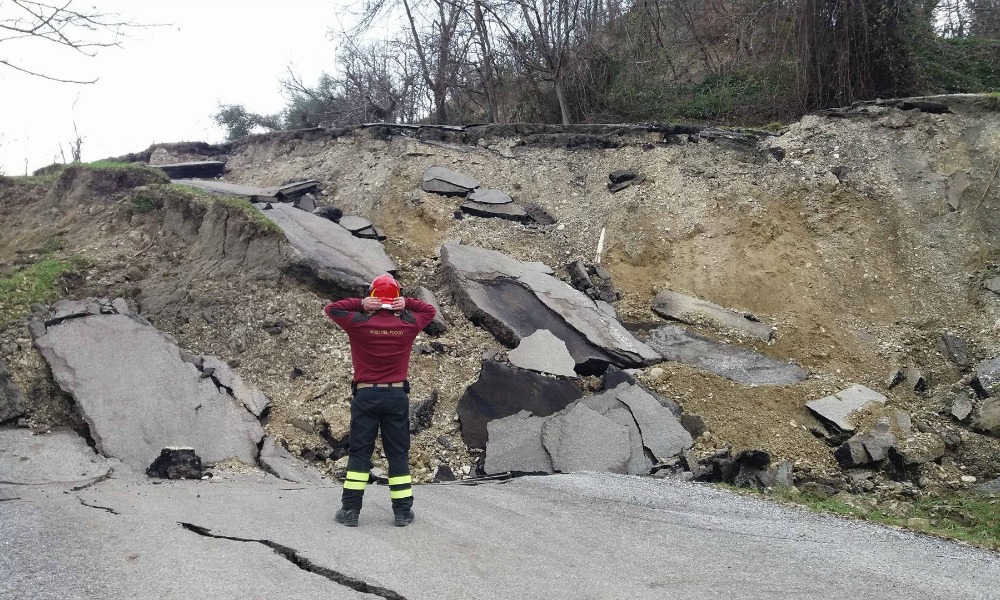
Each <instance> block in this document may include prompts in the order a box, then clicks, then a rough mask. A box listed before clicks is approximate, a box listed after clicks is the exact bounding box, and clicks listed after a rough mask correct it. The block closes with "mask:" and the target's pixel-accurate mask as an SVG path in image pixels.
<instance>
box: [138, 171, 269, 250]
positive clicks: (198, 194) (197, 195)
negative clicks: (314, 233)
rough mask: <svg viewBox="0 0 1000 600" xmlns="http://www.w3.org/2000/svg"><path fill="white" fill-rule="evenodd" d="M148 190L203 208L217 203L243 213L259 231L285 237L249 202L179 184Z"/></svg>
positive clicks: (154, 186) (152, 187)
mask: <svg viewBox="0 0 1000 600" xmlns="http://www.w3.org/2000/svg"><path fill="white" fill-rule="evenodd" d="M150 189H151V190H156V191H158V192H164V193H172V194H176V195H181V196H183V197H186V198H189V199H191V200H193V201H194V202H197V203H198V204H200V205H202V206H205V207H209V206H211V205H212V204H216V203H218V204H222V205H223V206H227V207H229V208H234V209H236V210H238V211H240V212H241V213H243V215H244V216H245V217H246V218H247V220H248V221H250V222H251V223H254V224H255V225H257V226H258V227H260V228H261V229H263V230H265V231H268V232H272V233H276V234H279V235H281V236H282V237H284V235H285V233H284V232H283V231H282V230H281V227H278V225H277V224H276V223H275V222H274V221H272V220H271V219H268V218H267V217H266V216H264V213H262V212H260V209H258V208H257V207H256V206H254V205H253V204H251V203H250V201H249V200H245V199H243V198H237V197H235V196H223V195H219V194H213V193H211V192H208V191H205V190H202V189H199V188H196V187H192V186H188V185H182V184H179V183H166V184H159V185H152V186H150Z"/></svg>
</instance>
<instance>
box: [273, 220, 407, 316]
mask: <svg viewBox="0 0 1000 600" xmlns="http://www.w3.org/2000/svg"><path fill="white" fill-rule="evenodd" d="M263 213H264V214H265V215H266V216H267V217H268V218H269V219H271V220H272V221H274V222H275V223H277V225H278V226H279V227H281V229H282V231H284V233H285V237H286V238H287V239H288V243H289V244H290V245H291V247H292V249H293V251H294V255H295V257H294V258H293V261H294V262H293V265H292V266H291V267H290V271H291V272H292V273H294V274H296V275H307V276H308V277H309V279H311V280H313V281H315V282H319V283H320V284H322V285H323V286H324V288H325V289H326V290H327V291H332V292H334V293H335V294H336V295H338V296H339V297H348V296H364V295H366V294H367V293H368V286H369V283H370V282H371V281H372V280H373V279H375V277H377V276H379V275H381V274H382V273H387V272H388V273H391V272H394V271H395V270H396V263H394V262H392V260H391V259H390V258H389V257H388V256H387V255H386V253H385V249H384V248H383V247H382V244H380V243H378V242H377V241H373V240H364V239H359V238H356V237H354V236H353V235H351V233H350V232H349V231H347V229H345V228H344V227H341V226H339V225H337V224H335V223H332V222H330V221H329V220H328V219H324V218H322V217H319V216H316V215H314V214H310V213H307V212H305V211H302V210H298V209H295V208H293V207H292V206H291V205H289V204H272V205H271V208H270V209H267V210H264V211H263ZM345 218H346V217H345ZM341 220H343V219H341Z"/></svg>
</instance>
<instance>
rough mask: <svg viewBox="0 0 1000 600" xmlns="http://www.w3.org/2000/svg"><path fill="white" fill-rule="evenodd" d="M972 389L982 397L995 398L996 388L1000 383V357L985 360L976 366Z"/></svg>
mask: <svg viewBox="0 0 1000 600" xmlns="http://www.w3.org/2000/svg"><path fill="white" fill-rule="evenodd" d="M975 374H976V376H975V378H974V379H973V380H972V387H973V388H974V389H975V390H976V392H977V393H979V395H980V396H983V397H986V396H993V395H994V393H995V390H994V386H996V384H997V383H1000V356H997V357H995V358H991V359H989V360H984V361H982V362H980V363H979V364H977V365H976V371H975Z"/></svg>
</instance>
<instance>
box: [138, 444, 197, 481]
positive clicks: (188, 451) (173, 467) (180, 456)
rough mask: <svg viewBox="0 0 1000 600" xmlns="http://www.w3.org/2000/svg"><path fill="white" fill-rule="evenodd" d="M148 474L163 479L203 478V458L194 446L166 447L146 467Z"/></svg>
mask: <svg viewBox="0 0 1000 600" xmlns="http://www.w3.org/2000/svg"><path fill="white" fill-rule="evenodd" d="M146 475H149V476H150V477H159V478H161V479H201V477H202V475H203V471H202V468H201V458H199V457H198V455H197V454H196V453H195V451H194V448H180V447H169V448H164V449H163V450H161V451H160V455H159V456H157V457H156V460H154V461H153V463H152V464H151V465H149V468H147V469H146Z"/></svg>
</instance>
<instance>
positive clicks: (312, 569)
mask: <svg viewBox="0 0 1000 600" xmlns="http://www.w3.org/2000/svg"><path fill="white" fill-rule="evenodd" d="M177 524H178V525H180V526H181V527H183V528H184V529H187V530H188V531H190V532H192V533H196V534H198V535H200V536H203V537H208V538H215V539H219V540H230V541H233V542H254V543H257V544H262V545H264V546H267V547H268V548H270V549H271V550H274V553H275V554H277V555H279V556H281V557H282V558H284V559H285V560H287V561H288V562H290V563H292V564H293V565H295V566H296V567H298V568H300V569H302V570H303V571H308V572H309V573H315V574H316V575H319V576H321V577H325V578H327V579H329V580H330V581H332V582H334V583H336V584H339V585H342V586H344V587H348V588H351V589H352V590H354V591H357V592H361V593H363V594H373V595H375V596H379V597H381V598H386V600H406V598H405V597H403V596H401V595H399V594H397V593H396V592H394V591H392V590H390V589H387V588H383V587H379V586H376V585H372V584H370V583H367V582H364V581H361V580H360V579H355V578H354V577H351V576H349V575H344V574H343V573H340V572H337V571H334V570H333V569H328V568H326V567H321V566H319V565H317V564H316V563H314V562H312V561H311V560H309V559H308V558H305V557H304V556H302V555H300V554H299V553H298V551H297V550H295V549H294V548H289V547H288V546H284V545H282V544H279V543H277V542H272V541H271V540H259V539H255V538H241V537H235V536H230V535H219V534H215V533H212V530H211V529H208V528H207V527H201V526H199V525H194V524H192V523H184V522H178V523H177Z"/></svg>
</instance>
